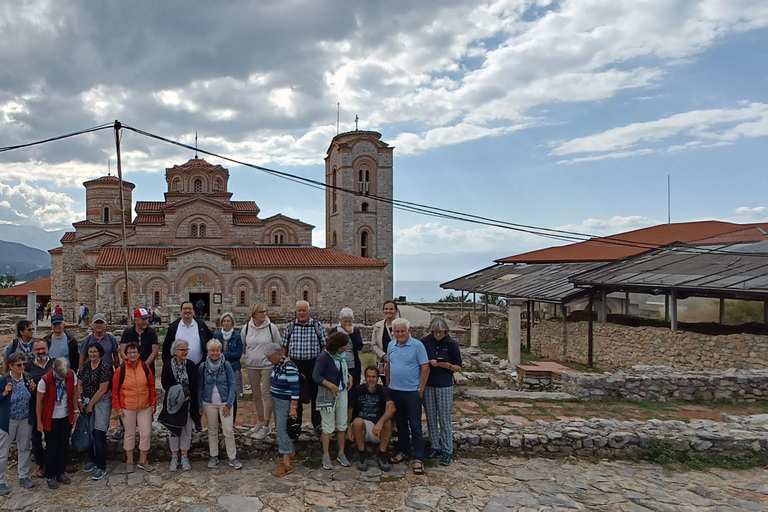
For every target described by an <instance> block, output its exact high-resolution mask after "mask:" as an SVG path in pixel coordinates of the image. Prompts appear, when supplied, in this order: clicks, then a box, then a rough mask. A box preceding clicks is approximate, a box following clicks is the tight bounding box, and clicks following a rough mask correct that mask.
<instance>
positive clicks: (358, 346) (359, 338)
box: [328, 325, 363, 368]
mask: <svg viewBox="0 0 768 512" xmlns="http://www.w3.org/2000/svg"><path fill="white" fill-rule="evenodd" d="M337 331H338V332H343V333H344V334H347V331H345V330H344V329H343V328H342V327H339V326H338V325H337V326H336V327H334V328H332V329H331V330H330V331H328V336H330V335H331V334H332V333H334V332H337ZM349 341H351V342H352V352H353V353H354V354H355V368H360V351H361V350H363V335H362V334H360V329H358V328H357V327H355V328H354V329H352V335H351V336H349ZM347 350H349V349H347Z"/></svg>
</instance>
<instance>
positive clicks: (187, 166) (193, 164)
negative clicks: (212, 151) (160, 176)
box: [166, 158, 226, 171]
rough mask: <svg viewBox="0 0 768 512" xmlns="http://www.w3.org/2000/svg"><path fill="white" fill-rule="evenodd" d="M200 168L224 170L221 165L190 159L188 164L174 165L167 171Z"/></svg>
mask: <svg viewBox="0 0 768 512" xmlns="http://www.w3.org/2000/svg"><path fill="white" fill-rule="evenodd" d="M200 167H208V168H210V169H224V167H222V166H220V165H214V164H212V163H210V162H206V161H205V160H203V159H202V158H190V159H189V160H188V161H187V162H186V163H183V164H181V165H174V166H173V167H171V168H169V169H166V171H169V170H171V169H192V168H200ZM224 170H226V169H224Z"/></svg>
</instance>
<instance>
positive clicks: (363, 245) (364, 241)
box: [360, 231, 368, 258]
mask: <svg viewBox="0 0 768 512" xmlns="http://www.w3.org/2000/svg"><path fill="white" fill-rule="evenodd" d="M360 256H362V257H363V258H367V257H368V232H367V231H363V232H362V233H360Z"/></svg>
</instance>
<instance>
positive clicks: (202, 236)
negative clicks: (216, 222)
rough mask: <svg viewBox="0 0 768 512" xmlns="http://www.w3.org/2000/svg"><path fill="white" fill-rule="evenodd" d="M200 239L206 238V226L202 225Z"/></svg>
mask: <svg viewBox="0 0 768 512" xmlns="http://www.w3.org/2000/svg"><path fill="white" fill-rule="evenodd" d="M200 238H205V224H200Z"/></svg>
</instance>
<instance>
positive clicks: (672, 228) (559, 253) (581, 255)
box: [496, 220, 755, 263]
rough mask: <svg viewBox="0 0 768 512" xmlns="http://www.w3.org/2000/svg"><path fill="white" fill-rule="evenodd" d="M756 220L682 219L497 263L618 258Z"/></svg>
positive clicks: (730, 230)
mask: <svg viewBox="0 0 768 512" xmlns="http://www.w3.org/2000/svg"><path fill="white" fill-rule="evenodd" d="M749 226H755V224H751V225H745V224H733V223H730V222H720V221H714V220H709V221H702V222H680V223H675V224H661V225H659V226H652V227H649V228H643V229H637V230H634V231H627V232H625V233H619V234H617V235H611V236H607V237H600V238H592V239H590V240H587V241H585V242H578V243H575V244H569V245H563V246H558V247H549V248H547V249H540V250H538V251H531V252H527V253H523V254H518V255H516V256H509V257H507V258H501V259H499V260H496V263H555V262H575V261H615V260H619V259H622V258H627V257H630V256H634V255H636V254H642V253H644V252H646V251H649V250H651V249H653V248H656V247H661V246H664V245H667V244H671V243H675V242H683V243H688V242H693V241H696V240H702V239H704V238H709V237H713V236H717V235H721V234H723V233H729V232H733V231H737V230H742V229H744V228H745V227H749Z"/></svg>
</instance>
